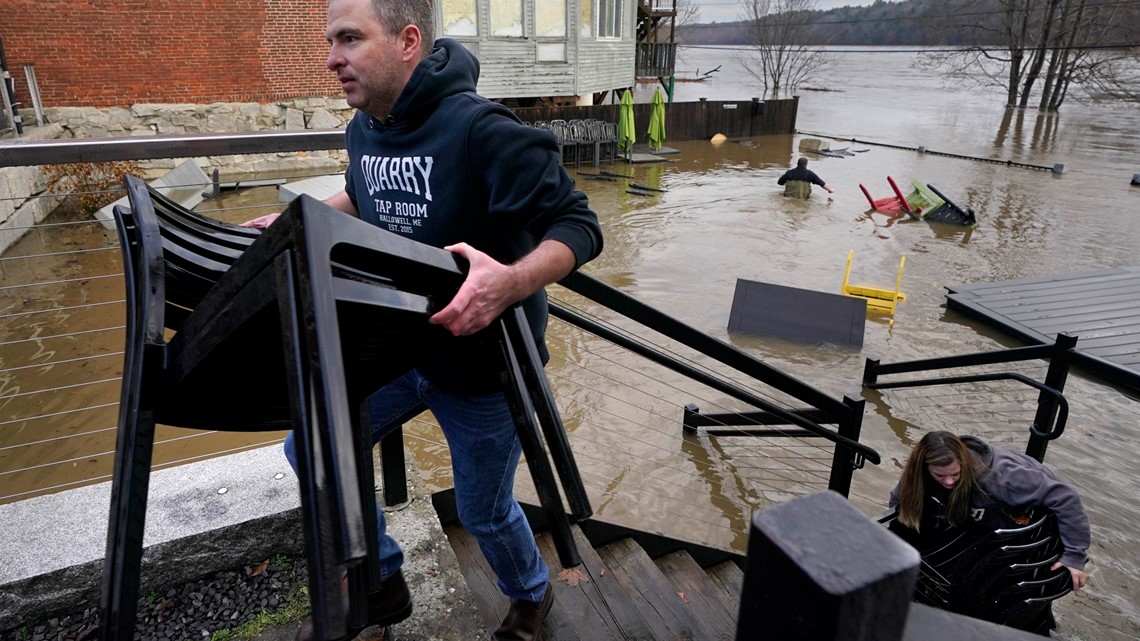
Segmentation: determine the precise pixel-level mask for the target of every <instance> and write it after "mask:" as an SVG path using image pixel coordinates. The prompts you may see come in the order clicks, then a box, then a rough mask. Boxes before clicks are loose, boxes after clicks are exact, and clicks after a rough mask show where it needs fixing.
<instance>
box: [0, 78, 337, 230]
mask: <svg viewBox="0 0 1140 641" xmlns="http://www.w3.org/2000/svg"><path fill="white" fill-rule="evenodd" d="M354 113H356V110H355V109H354V108H352V107H349V106H348V102H347V101H345V99H344V98H343V97H332V98H328V97H311V98H294V99H290V100H283V101H279V102H275V103H270V104H261V103H256V102H237V103H232V102H227V103H223V102H216V103H211V104H204V105H196V104H137V105H133V106H131V107H130V108H124V107H106V108H102V109H100V108H95V107H56V108H53V109H47V110H45V114H44V115H45V118H46V120H47V123H48V124H45V125H44V126H42V127H37V126H34V124H35V117H34V114H33V113H30V112H27V113H24V112H22V115H23V117H24V123H25V127H24V134H23V135H22V136H21V137H20V140H37V139H39V140H42V139H54V138H106V137H129V136H155V135H170V134H202V133H222V132H251V131H294V130H304V129H343V128H344V127H345V125H346V124H347V123H348V121H349V120H350V119H351V118H352V116H353V114H354ZM10 135H11V134H10V133H9V134H7V136H10ZM7 136H5V139H7ZM183 160H185V159H184V158H169V159H161V160H148V161H144V162H140V163H139V166H140V168H141V169H142V170H143V173H144V177H146V178H148V179H151V178H156V177H158V176H160V175H162V174H164V173H166V171H168V170H170V169H172V168H173V167H174V166H176V165H178V164H179V163H181V162H182V161H183ZM194 161H195V163H197V164H198V166H199V167H201V168H202V170H203V171H205V172H206V173H207V174H212V173H213V171H214V169H217V170H218V174H219V177H220V179H221V180H222V181H229V180H233V179H236V178H237V177H241V178H243V179H248V178H251V177H259V176H263V175H265V174H270V173H275V174H277V175H280V174H286V173H291V174H294V175H297V174H317V173H328V172H335V171H339V170H340V169H342V168H343V167H344V166H345V164H346V163H347V162H348V157H347V154H346V153H345V152H344V151H341V150H331V151H323V150H318V151H311V152H280V153H267V154H242V155H228V156H211V157H200V158H194ZM53 192H54V190H53V189H52V186H51V185H48V184H47V181H46V180H45V178H44V176H43V174H42V172H41V171H40V168H39V167H3V168H0V193H4V194H8V195H10V197H9V198H0V253H3V252H4V251H5V250H6V249H7V248H8V247H10V246H11V245H12V244H13V243H15V242H16V241H17V240H19V239H20V237H21V236H23V234H24V233H26V232H27V231H28V228H30V227H31V226H32V225H34V224H36V223H38V222H40V221H42V220H43V219H44V218H45V217H46V216H47V215H48V214H49V213H51V211H52V209H54V208H55V206H56V205H57V204H58V200H59V199H58V198H50V197H44V194H45V193H53Z"/></svg>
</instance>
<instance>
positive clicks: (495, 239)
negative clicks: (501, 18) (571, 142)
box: [345, 39, 602, 392]
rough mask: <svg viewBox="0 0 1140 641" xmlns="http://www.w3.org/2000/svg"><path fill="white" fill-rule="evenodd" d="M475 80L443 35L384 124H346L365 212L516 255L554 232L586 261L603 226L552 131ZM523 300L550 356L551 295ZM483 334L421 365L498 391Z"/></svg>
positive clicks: (403, 228) (452, 385) (353, 181)
mask: <svg viewBox="0 0 1140 641" xmlns="http://www.w3.org/2000/svg"><path fill="white" fill-rule="evenodd" d="M478 79H479V62H478V60H476V59H475V57H474V56H473V55H471V53H470V52H468V51H467V49H465V48H464V47H463V45H461V44H459V43H458V42H455V41H454V40H449V39H441V40H438V41H437V42H436V43H435V50H434V51H433V52H432V54H431V55H430V56H428V57H427V58H425V59H424V60H421V61H420V63H419V65H418V66H417V67H416V68H415V70H414V71H413V72H412V76H411V78H409V80H408V82H407V84H406V85H405V86H404V89H403V92H402V93H401V94H400V96H399V97H398V98H397V99H396V104H395V105H394V106H393V108H392V111H391V113H390V114H389V116H388V117H387V118H386V119H385V120H384V121H383V122H381V121H379V120H377V119H376V118H373V117H372V116H370V115H368V114H367V113H364V112H363V111H358V112H357V113H356V116H355V117H354V118H353V119H352V122H350V123H349V125H348V129H347V131H346V134H345V140H346V144H347V147H348V155H349V167H348V169H347V170H346V171H345V183H346V184H345V191H346V192H347V193H348V195H349V197H350V198H351V199H352V202H353V205H355V207H356V210H357V211H358V212H359V213H360V217H361V218H362V219H363V220H365V221H367V222H369V223H372V224H374V225H377V226H379V227H380V228H381V229H386V230H388V231H391V232H394V233H397V234H400V235H403V236H407V237H409V238H412V239H414V240H417V241H419V242H422V243H425V244H428V245H432V246H435V247H443V246H445V245H450V244H454V243H458V242H466V243H468V244H470V245H472V246H473V247H475V248H477V249H479V250H481V251H483V252H486V253H487V254H488V255H490V256H491V257H493V258H495V259H496V260H498V261H499V262H502V263H508V264H509V263H513V262H515V261H516V260H518V259H519V258H521V257H523V256H524V255H526V254H527V253H528V252H530V251H531V250H532V249H534V248H535V247H536V246H538V244H539V243H540V242H542V241H543V240H546V239H553V240H558V241H560V242H562V243H564V244H565V245H566V246H568V247H569V248H570V249H571V250H572V251H573V252H574V256H575V269H577V268H578V267H581V266H582V264H584V263H585V262H587V261H589V260H590V259H592V258H594V257H595V256H597V255H598V254H599V253H600V252H601V250H602V233H601V227H600V226H599V225H598V219H597V216H596V215H595V214H594V212H593V211H591V210H590V208H589V205H588V203H587V201H586V196H585V194H583V193H582V192H580V191H577V190H575V189H574V181H573V180H571V179H570V177H569V176H568V175H567V174H566V170H565V169H564V168H563V167H562V163H561V158H560V156H559V150H558V146H557V143H556V142H555V140H554V136H553V135H552V134H551V133H550V132H549V131H545V130H541V129H535V128H531V127H527V126H525V125H523V124H522V123H521V122H520V121H519V119H518V117H516V116H515V115H514V113H512V112H511V111H510V110H509V109H507V108H506V107H503V106H502V105H499V104H496V103H494V102H491V101H489V100H487V99H485V98H483V97H481V96H479V95H478V94H476V93H475V85H476V82H477V81H478ZM523 307H524V309H525V310H526V313H527V318H528V320H529V322H530V325H531V329H532V331H533V333H534V336H535V342H536V343H537V344H538V346H539V351H540V352H541V356H542V359H543V362H545V361H546V359H547V358H548V357H547V353H546V347H545V344H544V341H543V334H544V331H545V327H546V318H547V306H546V294H545V292H544V291H542V290H540V291H538V292H536V293H535V294H533V295H532V296H530V297H529V298H527V299H526V300H525V301H524V302H523ZM477 336H478V335H477ZM480 342H481V340H480V339H479V338H475V337H470V338H467V339H460V340H459V341H458V342H457V346H456V348H454V349H452V348H450V347H449V349H448V354H447V356H445V357H442V358H440V359H437V360H435V361H432V362H430V363H424V364H421V366H420V367H419V369H420V370H421V371H422V372H423V374H424V375H425V376H426V377H427V378H428V379H429V380H431V381H432V382H433V383H435V384H437V385H440V386H441V387H444V388H446V389H450V390H452V391H457V392H489V391H492V390H495V389H499V383H498V379H497V377H496V376H493V375H492V374H494V373H497V371H498V365H497V355H496V354H495V353H493V352H494V351H495V350H490V351H488V350H484V349H482V348H481V346H480V345H479V343H480Z"/></svg>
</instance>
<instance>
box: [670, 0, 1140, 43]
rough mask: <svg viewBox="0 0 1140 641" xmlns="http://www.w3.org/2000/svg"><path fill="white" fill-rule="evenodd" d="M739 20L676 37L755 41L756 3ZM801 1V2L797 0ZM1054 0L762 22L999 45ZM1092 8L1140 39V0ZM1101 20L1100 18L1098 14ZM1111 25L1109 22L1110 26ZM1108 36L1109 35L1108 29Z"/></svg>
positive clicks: (959, 3)
mask: <svg viewBox="0 0 1140 641" xmlns="http://www.w3.org/2000/svg"><path fill="white" fill-rule="evenodd" d="M741 4H742V9H741V12H740V16H739V18H740V19H739V20H736V21H732V22H712V23H700V22H696V21H697V20H699V19H700V18H699V14H698V15H697V16H696V17H695V18H689V19H688V20H687V21H686V23H684V24H681V25H680V26H679V27H678V28H677V36H676V38H677V42H679V43H681V44H694V45H697V44H700V45H747V44H751V42H752V40H753V30H754V27H755V25H754V24H753V21H754V20H756V18H755V17H754V15H752V14H754V11H752V3H750V2H743V3H741ZM793 4H798V3H793ZM1051 4H1053V0H1020V1H1012V0H907V1H906V2H884V1H883V0H876V2H875V3H874V4H872V5H867V6H861V7H851V6H848V7H840V8H838V9H830V10H826V11H825V10H818V9H812V8H810V7H811V6H814V3H807V5H806V6H807V7H808V8H799V7H798V6H797V7H793V9H792V10H791V11H789V12H787V13H772V14H769V15H766V16H763V17H762V18H761V19H760V21H762V22H767V23H769V24H776V23H784V24H787V23H794V24H793V25H792V26H795V27H797V28H799V27H801V26H802V29H797V32H798V33H799V34H800V35H801V36H802V37H803V39H804V41H803V42H800V43H798V44H805V45H846V46H1000V45H1003V44H1005V43H1004V42H1003V40H1002V38H1001V36H1000V34H999V32H1000V30H1001V28H1002V23H1003V21H1004V20H1005V19H1006V16H1007V15H1008V13H1009V12H1010V11H1011V10H1014V11H1016V10H1019V9H1020V10H1025V9H1028V11H1029V12H1030V13H1039V14H1041V15H1044V13H1045V10H1046V8H1047V7H1048V6H1049V5H1051ZM1081 4H1083V5H1085V10H1086V12H1088V13H1102V14H1109V13H1112V14H1114V18H1113V20H1114V21H1115V23H1116V24H1115V25H1114V26H1113V27H1112V31H1113V32H1114V33H1113V34H1112V35H1113V36H1114V37H1119V42H1122V43H1137V42H1140V0H1088V1H1087V2H1083V3H1081ZM1098 20H1100V18H1098ZM1106 26H1107V25H1106ZM1106 35H1107V34H1106Z"/></svg>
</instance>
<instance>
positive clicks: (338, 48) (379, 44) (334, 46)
mask: <svg viewBox="0 0 1140 641" xmlns="http://www.w3.org/2000/svg"><path fill="white" fill-rule="evenodd" d="M325 35H326V36H327V38H328V41H329V57H328V60H327V61H326V63H325V64H326V65H327V66H328V68H329V70H330V71H332V72H333V73H335V74H336V77H337V80H339V81H340V86H341V88H342V89H344V94H345V97H346V98H347V99H348V104H349V105H351V106H353V107H356V108H357V109H360V110H361V111H364V112H365V113H368V114H370V115H372V116H375V117H376V118H380V119H383V118H385V117H387V115H388V112H389V111H391V110H392V105H394V104H395V102H396V98H397V97H399V95H400V92H401V91H402V90H403V88H404V83H405V82H407V79H408V75H407V74H408V72H406V71H405V51H404V50H403V48H402V46H401V45H402V44H403V42H404V40H403V38H401V37H400V36H393V35H390V34H389V33H388V32H387V30H385V29H384V26H383V25H381V24H380V22H379V21H378V20H377V19H376V16H375V14H373V12H372V2H371V0H330V1H329V20H328V28H327V30H326V32H325Z"/></svg>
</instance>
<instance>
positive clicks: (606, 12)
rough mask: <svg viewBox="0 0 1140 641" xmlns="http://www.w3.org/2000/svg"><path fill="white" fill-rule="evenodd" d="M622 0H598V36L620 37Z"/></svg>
mask: <svg viewBox="0 0 1140 641" xmlns="http://www.w3.org/2000/svg"><path fill="white" fill-rule="evenodd" d="M621 5H622V0H598V37H599V38H620V37H621V22H622V6H621Z"/></svg>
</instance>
